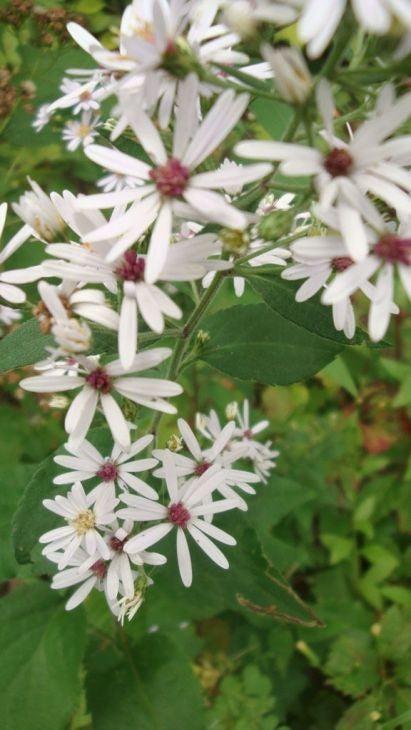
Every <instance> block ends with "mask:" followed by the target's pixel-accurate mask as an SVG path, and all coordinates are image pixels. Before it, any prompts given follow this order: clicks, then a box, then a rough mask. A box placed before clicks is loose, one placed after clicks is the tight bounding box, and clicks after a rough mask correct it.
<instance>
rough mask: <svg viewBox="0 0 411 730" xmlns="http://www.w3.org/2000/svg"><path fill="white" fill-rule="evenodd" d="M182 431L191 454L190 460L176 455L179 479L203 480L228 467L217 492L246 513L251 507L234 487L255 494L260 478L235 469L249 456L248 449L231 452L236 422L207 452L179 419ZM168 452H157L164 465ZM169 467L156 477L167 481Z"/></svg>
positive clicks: (225, 427) (174, 454)
mask: <svg viewBox="0 0 411 730" xmlns="http://www.w3.org/2000/svg"><path fill="white" fill-rule="evenodd" d="M177 423H178V428H179V431H180V434H181V436H182V438H183V440H184V443H185V445H186V447H187V449H188V451H189V452H190V456H184V455H183V454H180V453H178V454H176V453H173V454H172V459H173V461H174V463H175V468H176V470H177V474H178V476H179V477H181V476H184V477H187V476H195V477H199V476H201V475H202V474H204V473H205V472H206V471H208V470H209V469H210V468H212V467H213V466H214V465H216V464H217V465H220V466H223V467H224V473H223V475H222V478H221V482H220V484H219V485H218V487H217V491H218V492H220V493H221V494H222V495H223V496H224V497H226V498H229V499H232V498H237V499H238V507H239V509H242V510H246V509H247V504H246V503H245V502H244V500H243V499H241V498H240V497H238V495H237V494H236V493H235V492H234V491H233V489H232V486H236V487H238V488H239V489H241V490H242V491H244V492H247V493H248V494H255V489H254V488H253V487H251V486H250V485H251V484H253V483H256V482H259V481H260V479H259V477H258V476H257V475H256V474H253V473H252V472H249V471H243V470H241V469H234V468H232V463H233V462H234V461H236V460H237V459H239V458H241V457H242V456H243V455H245V449H241V448H240V449H235V450H232V448H231V440H232V437H233V434H234V431H235V423H234V421H230V422H229V423H227V425H226V426H224V428H223V429H222V430H221V432H220V433H219V435H218V436H217V438H216V439H215V441H214V443H213V445H212V446H211V447H209V448H207V449H202V448H201V446H200V444H199V442H198V440H197V438H196V436H195V434H194V433H193V431H192V429H191V428H190V426H189V425H188V423H187V421H185V420H184V419H183V418H179V419H178V422H177ZM167 454H168V452H167V451H164V450H162V449H158V450H154V451H153V455H154V456H156V458H159V459H161V460H162V461H164V458H165V455H167ZM164 474H165V467H163V468H161V469H157V470H156V471H155V472H154V475H155V476H158V477H164Z"/></svg>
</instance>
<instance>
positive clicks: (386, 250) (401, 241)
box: [373, 233, 411, 266]
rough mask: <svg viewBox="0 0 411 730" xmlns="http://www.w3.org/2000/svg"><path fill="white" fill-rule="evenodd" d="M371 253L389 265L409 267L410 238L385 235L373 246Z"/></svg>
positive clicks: (410, 259) (410, 264)
mask: <svg viewBox="0 0 411 730" xmlns="http://www.w3.org/2000/svg"><path fill="white" fill-rule="evenodd" d="M373 253H374V254H375V255H376V256H379V257H380V258H381V259H385V261H388V262H389V263H390V264H395V263H397V264H404V266H411V238H399V237H398V236H394V235H391V234H389V233H388V234H387V235H386V236H383V237H382V238H380V240H379V241H378V242H377V243H376V244H375V246H374V249H373Z"/></svg>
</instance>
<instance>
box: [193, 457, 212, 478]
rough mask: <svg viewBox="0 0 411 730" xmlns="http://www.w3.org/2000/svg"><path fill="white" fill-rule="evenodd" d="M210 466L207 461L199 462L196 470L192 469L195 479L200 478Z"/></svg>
mask: <svg viewBox="0 0 411 730" xmlns="http://www.w3.org/2000/svg"><path fill="white" fill-rule="evenodd" d="M210 466H211V464H209V462H208V461H201V462H200V464H197V466H196V468H195V469H194V474H195V475H196V477H201V475H202V474H204V472H205V471H207V469H209V468H210Z"/></svg>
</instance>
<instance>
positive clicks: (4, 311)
mask: <svg viewBox="0 0 411 730" xmlns="http://www.w3.org/2000/svg"><path fill="white" fill-rule="evenodd" d="M0 292H1V286H0ZM19 319H21V312H20V311H19V310H18V309H12V307H5V306H4V305H3V304H0V324H3V325H4V326H5V327H10V326H11V325H12V324H13V322H18V321H19Z"/></svg>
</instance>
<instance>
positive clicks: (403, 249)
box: [322, 216, 411, 342]
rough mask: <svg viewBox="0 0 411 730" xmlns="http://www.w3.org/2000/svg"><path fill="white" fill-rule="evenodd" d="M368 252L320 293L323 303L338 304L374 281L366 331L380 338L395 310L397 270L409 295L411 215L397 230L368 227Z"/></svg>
mask: <svg viewBox="0 0 411 730" xmlns="http://www.w3.org/2000/svg"><path fill="white" fill-rule="evenodd" d="M369 242H370V253H369V255H368V256H367V257H366V258H365V259H364V260H363V261H360V262H358V263H354V264H353V265H352V266H349V267H348V268H346V269H345V270H344V271H342V272H341V273H338V274H337V275H336V276H335V278H334V280H333V282H332V283H331V284H330V285H329V286H328V287H327V289H326V290H325V291H324V293H323V295H322V301H323V302H324V304H338V303H339V302H341V301H343V300H344V299H346V298H347V297H350V296H351V295H352V294H354V292H355V291H357V290H358V289H362V290H363V291H364V288H365V289H366V291H367V287H370V280H373V278H374V277H376V278H375V281H374V284H375V289H374V288H372V293H371V294H370V295H369V298H370V311H369V317H368V332H369V335H370V337H371V339H372V340H374V341H375V342H378V341H379V340H381V339H382V338H383V337H384V335H385V333H386V331H387V329H388V325H389V322H390V317H391V314H393V313H398V311H399V310H398V307H396V306H395V305H393V298H394V278H395V273H396V272H397V273H398V276H399V279H400V281H401V284H402V286H403V288H404V291H405V293H406V295H407V296H408V298H409V299H411V216H410V217H408V218H404V219H403V220H402V221H401V222H400V225H399V226H398V230H397V231H395V232H393V231H392V230H389V229H387V228H385V229H380V231H378V232H376V231H369Z"/></svg>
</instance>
